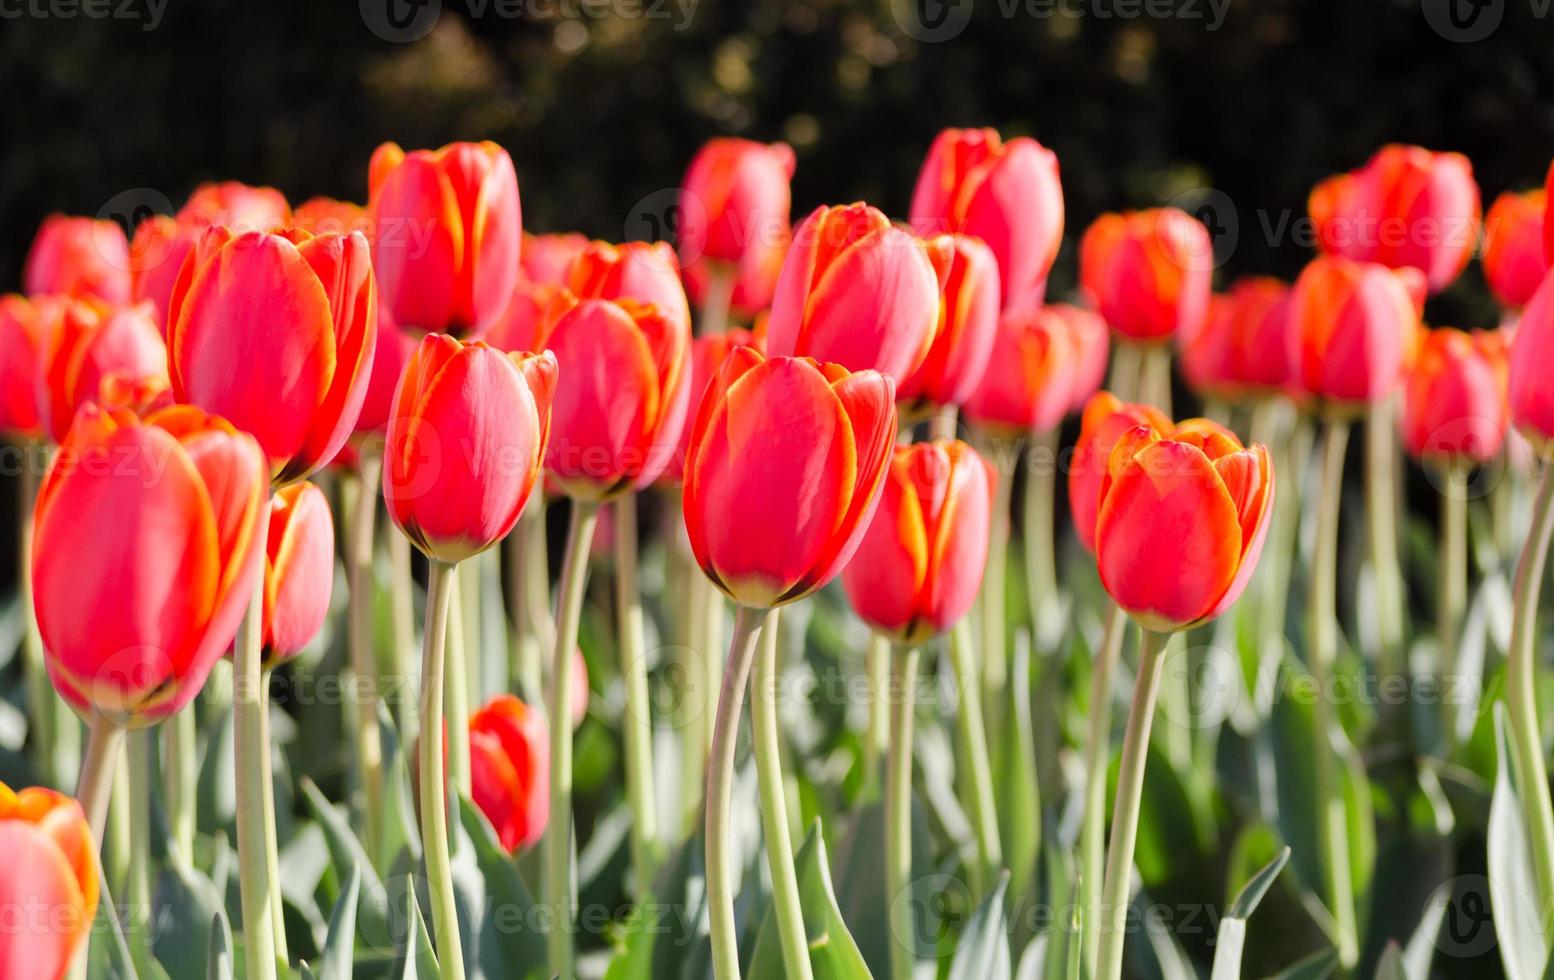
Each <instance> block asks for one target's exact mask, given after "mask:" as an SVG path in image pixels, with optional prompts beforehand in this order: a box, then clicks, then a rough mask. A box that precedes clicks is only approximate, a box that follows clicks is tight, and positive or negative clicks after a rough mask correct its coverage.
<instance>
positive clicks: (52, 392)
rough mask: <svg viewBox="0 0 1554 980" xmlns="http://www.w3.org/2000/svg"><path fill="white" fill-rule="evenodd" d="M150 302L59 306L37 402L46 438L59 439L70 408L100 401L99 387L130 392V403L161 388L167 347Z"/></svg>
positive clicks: (71, 413) (70, 418) (70, 416)
mask: <svg viewBox="0 0 1554 980" xmlns="http://www.w3.org/2000/svg"><path fill="white" fill-rule="evenodd" d="M153 310H154V307H152V306H151V304H150V303H141V304H137V305H135V306H125V307H121V308H119V309H117V310H113V311H108V310H106V309H104V308H101V307H95V306H91V305H88V304H86V303H78V302H65V303H61V304H59V307H58V309H57V312H56V315H55V316H56V318H55V326H54V327H53V329H52V330H50V331H49V344H48V354H47V355H46V358H45V362H44V363H45V365H46V366H45V368H44V375H43V392H42V395H41V396H40V398H39V402H38V403H39V405H40V406H41V407H42V408H43V422H44V426H45V428H46V429H47V430H48V434H49V438H51V439H53V440H54V441H55V442H64V440H65V433H66V432H68V431H70V424H71V423H72V422H73V421H75V417H76V409H78V408H80V407H81V405H83V404H85V403H86V402H88V401H102V400H104V392H105V389H106V390H107V391H108V392H118V393H120V397H119V398H111V399H109V400H117V401H121V402H122V401H123V397H122V395H123V393H124V392H126V391H130V390H133V391H134V392H136V394H134V395H133V396H132V397H130V398H129V401H130V402H140V401H145V400H149V399H150V398H154V397H155V396H156V395H157V394H158V393H160V392H162V391H164V390H166V388H167V347H166V346H165V345H164V344H163V343H162V335H161V333H160V332H159V331H158V330H157V326H156V321H155V319H154V318H153Z"/></svg>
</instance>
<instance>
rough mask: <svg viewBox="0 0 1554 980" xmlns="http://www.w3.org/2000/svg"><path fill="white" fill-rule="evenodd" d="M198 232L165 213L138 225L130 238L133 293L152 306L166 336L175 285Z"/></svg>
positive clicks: (159, 325) (135, 296) (140, 300)
mask: <svg viewBox="0 0 1554 980" xmlns="http://www.w3.org/2000/svg"><path fill="white" fill-rule="evenodd" d="M199 235H200V233H199V232H198V231H197V230H195V229H194V228H192V227H189V226H183V225H179V224H178V222H177V221H175V220H173V219H172V218H169V217H168V216H167V215H165V214H154V215H152V216H151V217H149V218H147V219H146V220H145V221H142V222H141V223H140V224H138V225H136V226H135V237H134V238H133V239H132V240H131V241H130V295H131V296H132V297H134V300H135V302H137V303H150V304H151V305H152V309H153V311H154V312H153V316H154V317H155V318H156V325H157V329H158V330H160V331H161V332H162V335H163V336H166V335H167V307H168V304H169V303H170V302H171V301H172V296H173V286H174V285H175V284H176V283H177V282H178V273H179V272H180V271H182V269H183V263H184V260H185V259H186V258H188V256H189V253H190V252H192V251H194V243H195V240H196V239H197V238H199Z"/></svg>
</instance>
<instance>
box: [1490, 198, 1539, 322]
mask: <svg viewBox="0 0 1554 980" xmlns="http://www.w3.org/2000/svg"><path fill="white" fill-rule="evenodd" d="M1545 200H1546V197H1545V195H1544V192H1543V191H1542V190H1541V189H1540V190H1535V191H1527V192H1525V193H1522V194H1513V193H1511V192H1510V191H1507V192H1506V193H1504V194H1501V195H1500V196H1499V197H1497V198H1495V203H1494V204H1493V205H1491V206H1490V208H1489V217H1488V218H1486V219H1485V221H1484V258H1483V261H1484V278H1485V279H1487V280H1489V288H1490V289H1491V290H1493V291H1494V294H1495V298H1496V299H1498V300H1499V301H1500V303H1501V305H1503V306H1505V307H1507V308H1509V309H1521V308H1522V307H1523V306H1525V305H1526V304H1527V301H1528V300H1530V299H1532V294H1533V293H1535V292H1537V290H1538V284H1539V283H1541V282H1542V281H1543V272H1544V270H1545V269H1547V268H1548V263H1547V262H1546V261H1545V259H1544V254H1543V221H1544V217H1543V212H1544V201H1545Z"/></svg>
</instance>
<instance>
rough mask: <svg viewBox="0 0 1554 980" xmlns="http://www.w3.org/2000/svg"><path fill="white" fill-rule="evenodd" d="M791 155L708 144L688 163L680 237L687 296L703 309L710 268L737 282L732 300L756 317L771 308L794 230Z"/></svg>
mask: <svg viewBox="0 0 1554 980" xmlns="http://www.w3.org/2000/svg"><path fill="white" fill-rule="evenodd" d="M793 163H794V161H793V150H791V149H790V148H789V147H788V145H787V144H786V143H772V144H770V145H767V144H764V143H756V142H753V141H751V140H744V139H733V138H722V139H713V140H708V141H707V143H705V144H704V145H703V146H702V148H701V149H700V150H698V151H697V152H696V156H695V157H693V158H692V159H691V166H690V169H689V170H687V171H686V173H685V183H684V186H683V187H682V188H681V189H680V214H681V216H682V220H681V224H680V227H679V229H677V231H678V236H679V241H680V262H681V265H682V266H683V267H684V269H685V286H686V291H687V292H688V293H690V295H691V298H692V299H694V300H695V301H696V302H697V303H704V302H706V293H707V289H708V286H709V284H710V282H711V278H712V271H713V270H712V267H713V266H718V265H721V266H723V267H724V268H726V269H727V270H728V272H729V274H731V275H732V276H733V293H732V295H731V297H730V301H731V303H732V305H733V307H734V308H735V309H737V310H741V311H745V312H754V311H756V310H760V309H764V308H765V307H766V306H767V305H768V304H770V303H771V301H772V290H773V289H774V288H775V287H776V284H777V275H778V273H779V271H780V270H781V268H782V257H783V253H784V252H785V251H786V249H787V246H788V237H789V235H790V234H791V230H790V228H789V225H788V209H789V203H790V198H789V190H788V183H789V181H790V180H792V179H793Z"/></svg>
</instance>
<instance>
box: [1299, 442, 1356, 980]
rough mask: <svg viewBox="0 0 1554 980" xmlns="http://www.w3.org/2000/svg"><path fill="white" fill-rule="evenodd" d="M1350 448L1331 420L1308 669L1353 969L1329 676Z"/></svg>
mask: <svg viewBox="0 0 1554 980" xmlns="http://www.w3.org/2000/svg"><path fill="white" fill-rule="evenodd" d="M1348 446H1349V423H1348V422H1346V421H1343V420H1340V419H1333V420H1329V422H1328V423H1327V435H1326V438H1325V440H1324V443H1323V449H1322V489H1321V496H1320V498H1319V499H1318V507H1317V527H1316V549H1315V551H1314V552H1313V554H1312V561H1311V599H1310V602H1309V604H1308V612H1309V615H1310V617H1311V622H1310V626H1309V627H1308V633H1309V639H1308V648H1309V655H1308V661H1309V663H1308V667H1309V669H1310V671H1311V679H1312V683H1313V686H1314V687H1315V688H1316V691H1317V697H1316V698H1315V699H1313V702H1312V721H1313V724H1314V727H1315V730H1316V745H1315V749H1316V759H1315V762H1314V764H1313V772H1314V776H1315V782H1316V794H1317V807H1318V812H1319V816H1318V819H1317V858H1318V860H1319V861H1320V862H1321V866H1322V870H1323V876H1324V878H1325V879H1326V881H1325V885H1326V887H1325V891H1326V893H1327V894H1326V897H1327V900H1328V902H1329V905H1330V910H1331V911H1332V913H1333V924H1334V929H1335V930H1336V933H1337V934H1336V935H1335V936H1334V937H1333V938H1334V940H1335V942H1336V944H1337V946H1338V960H1339V962H1340V963H1341V964H1343V965H1344V966H1345V967H1350V968H1352V967H1353V966H1354V964H1355V962H1356V961H1357V960H1358V959H1359V954H1360V950H1359V932H1358V926H1357V925H1356V922H1355V909H1354V884H1353V881H1352V879H1351V878H1350V873H1349V837H1348V829H1347V820H1346V818H1345V815H1344V800H1343V796H1342V794H1341V793H1340V792H1339V786H1338V775H1337V772H1336V767H1337V763H1338V759H1337V755H1336V753H1335V751H1334V746H1333V741H1332V730H1333V725H1334V724H1335V720H1334V718H1333V703H1332V700H1331V697H1330V693H1331V692H1330V691H1329V690H1328V678H1329V676H1330V675H1331V673H1332V667H1333V660H1334V658H1335V656H1336V654H1337V647H1338V637H1337V629H1338V613H1337V610H1336V608H1335V604H1336V602H1337V591H1338V519H1339V511H1340V509H1341V504H1342V501H1343V482H1344V454H1345V451H1346V450H1347V449H1348Z"/></svg>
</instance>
